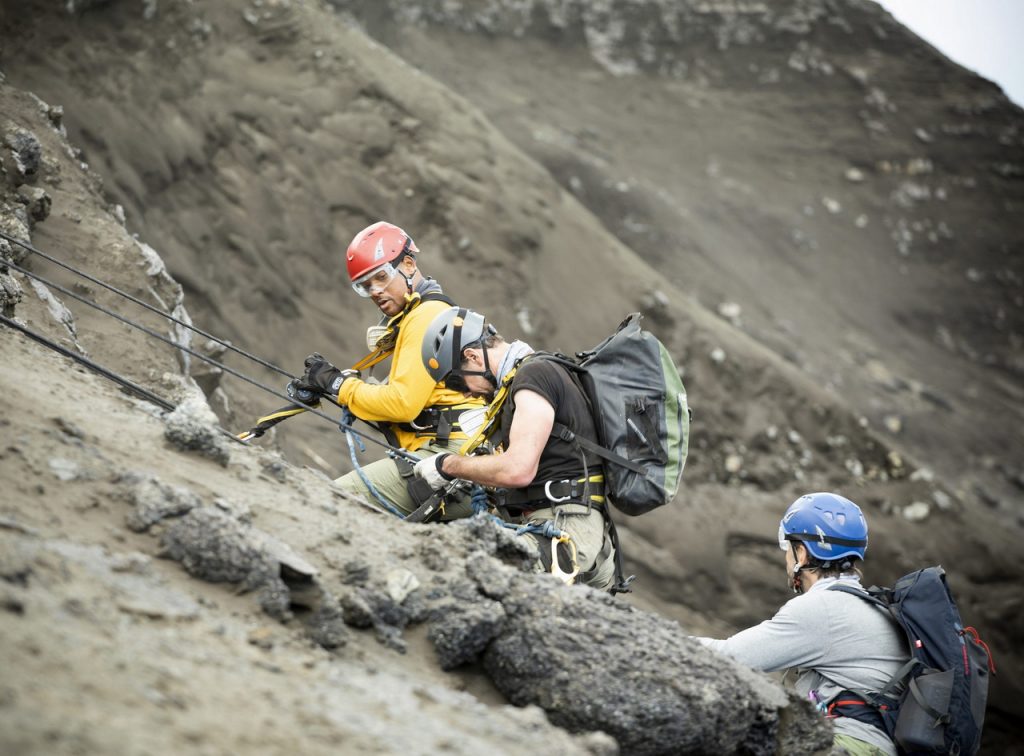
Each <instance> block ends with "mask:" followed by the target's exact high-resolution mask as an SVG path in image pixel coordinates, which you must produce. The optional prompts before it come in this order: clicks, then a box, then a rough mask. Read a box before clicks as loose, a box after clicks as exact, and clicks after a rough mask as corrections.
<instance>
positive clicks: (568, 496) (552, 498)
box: [544, 480, 572, 504]
mask: <svg viewBox="0 0 1024 756" xmlns="http://www.w3.org/2000/svg"><path fill="white" fill-rule="evenodd" d="M562 482H563V481H560V480H549V481H547V482H545V483H544V498H546V499H547V500H548V501H550V502H552V503H553V504H559V503H561V502H563V501H569V499H571V498H572V492H571V491H570V492H569V493H568V494H566V495H565V496H555V495H554V494H553V493H551V484H552V483H562Z"/></svg>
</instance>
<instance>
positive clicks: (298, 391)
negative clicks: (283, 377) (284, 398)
mask: <svg viewBox="0 0 1024 756" xmlns="http://www.w3.org/2000/svg"><path fill="white" fill-rule="evenodd" d="M284 391H285V393H286V394H288V398H289V399H291V400H292V401H293V402H297V403H299V404H308V405H310V406H316V405H318V404H320V392H319V391H313V390H312V389H308V388H303V386H302V379H301V378H295V379H294V380H291V381H288V385H287V386H285V387H284Z"/></svg>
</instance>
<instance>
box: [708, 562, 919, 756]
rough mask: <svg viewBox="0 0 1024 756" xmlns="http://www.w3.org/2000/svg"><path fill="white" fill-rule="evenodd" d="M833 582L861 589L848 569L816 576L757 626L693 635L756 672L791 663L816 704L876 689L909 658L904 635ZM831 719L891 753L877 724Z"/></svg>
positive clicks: (838, 728) (804, 691) (798, 687)
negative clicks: (725, 634) (716, 635)
mask: <svg viewBox="0 0 1024 756" xmlns="http://www.w3.org/2000/svg"><path fill="white" fill-rule="evenodd" d="M839 580H841V581H842V582H843V583H846V584H848V585H852V586H855V587H857V588H860V587H861V585H860V580H859V579H858V578H857V577H856V576H853V575H843V576H842V577H841V578H823V579H821V580H818V581H817V582H816V583H815V584H814V585H813V586H811V588H810V590H808V591H807V592H806V593H804V594H801V595H800V596H797V597H796V598H793V599H790V600H789V601H788V602H786V604H785V605H783V607H782V608H781V609H779V611H778V612H777V613H776V615H775V616H774V617H772V618H771V619H770V620H765V621H764V622H762V623H761V624H760V625H756V626H754V627H751V628H748V629H746V630H743V631H742V632H739V633H736V635H734V636H732V637H731V638H727V639H725V640H715V639H713V638H697V640H699V641H700V642H701V643H703V644H704V645H705V646H708V647H709V648H712V649H714V650H715V651H718V652H719V653H722V654H726V655H728V656H731V657H733V658H734V659H736V660H737V661H740V662H742V663H743V664H746V665H748V666H750V667H753V668H754V669H757V670H760V671H762V672H775V671H777V670H781V669H792V668H795V669H796V670H797V679H796V682H795V683H794V687H795V688H796V690H797V692H798V693H800V695H802V696H807V697H808V698H809V699H810V701H811V702H812V703H815V704H822V705H827V704H828V702H829V701H831V700H832V699H833V698H835V696H836V694H837V693H839V692H840V691H841V690H843V689H850V690H867V691H875V692H877V691H879V690H881V689H882V688H883V687H885V684H886V683H887V682H889V680H890V678H891V677H892V676H893V675H894V674H895V673H896V672H897V671H898V670H899V668H900V667H901V666H902V665H903V664H904V663H905V662H906V661H907V660H908V659H909V658H910V657H909V654H908V652H907V647H906V641H905V639H904V637H903V634H902V631H901V630H900V629H899V627H898V626H897V625H896V623H895V622H893V620H892V619H890V618H889V616H888V615H887V614H886V613H885V611H884V610H882V609H881V608H879V607H875V606H872V605H871V604H869V603H868V602H867V601H864V600H863V599H860V598H857V597H856V596H851V595H849V594H846V593H842V592H840V591H830V590H828V587H829V586H831V585H834V584H835V583H836V582H838V581H839ZM819 672H820V674H819ZM823 675H824V676H823ZM826 678H827V679H826ZM832 722H833V724H834V725H835V730H836V732H837V733H841V734H844V735H849V736H850V737H854V738H857V739H858V740H863V741H865V742H867V743H870V744H871V745H874V746H877V747H878V748H881V749H882V750H883V751H885V752H886V753H889V754H891V755H892V756H896V748H895V746H894V745H893V743H892V741H891V740H890V739H889V738H888V737H887V736H886V734H885V733H884V732H882V730H880V729H878V728H877V727H873V726H872V725H869V724H866V723H864V722H858V721H857V720H855V719H850V718H847V717H836V718H835V719H833V720H832Z"/></svg>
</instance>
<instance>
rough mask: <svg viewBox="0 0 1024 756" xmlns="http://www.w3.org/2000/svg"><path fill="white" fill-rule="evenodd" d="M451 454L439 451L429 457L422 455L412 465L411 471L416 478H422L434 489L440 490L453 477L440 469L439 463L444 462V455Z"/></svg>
mask: <svg viewBox="0 0 1024 756" xmlns="http://www.w3.org/2000/svg"><path fill="white" fill-rule="evenodd" d="M450 456H452V454H451V452H441V453H440V454H434V455H432V456H430V457H424V458H423V459H421V460H420V461H419V462H417V463H416V464H415V465H413V468H412V471H413V474H414V475H415V476H416V477H417V478H423V480H425V481H427V483H429V484H430V487H431V488H433V489H434V490H435V491H440V490H441V489H442V488H444V487H445V486H447V485H448V484H449V483H451V482H452V481H453V480H455V478H454V477H453V476H451V475H449V474H448V473H446V472H444V470H442V469H441V465H443V464H444V459H445V457H450Z"/></svg>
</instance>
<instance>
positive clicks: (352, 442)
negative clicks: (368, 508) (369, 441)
mask: <svg viewBox="0 0 1024 756" xmlns="http://www.w3.org/2000/svg"><path fill="white" fill-rule="evenodd" d="M353 420H355V415H353V414H352V411H351V410H350V409H349V408H348V407H343V408H342V410H341V423H339V424H338V427H339V428H340V429H341V430H342V431H343V432H344V433H345V440H346V441H348V454H349V458H350V459H351V460H352V467H353V468H354V469H355V471H356V473H357V474H358V475H359V479H360V480H361V481H363V485H364V486H366V488H367V490H368V491H369V492H370V495H371V496H373V498H374V499H376V500H377V503H378V504H380V505H381V506H382V507H384V509H385V510H386V511H388V512H390V513H391V514H393V515H394V516H395V517H397V518H399V519H405V513H404V512H402V511H400V510H399V509H398V508H397V507H395V505H394V504H392V503H391V502H390V501H388V500H387V499H385V498H384V497H383V496H382V495H381V493H380V491H378V490H377V487H376V486H375V485H373V481H372V480H370V476H368V475H367V474H366V473H365V472H364V471H363V468H362V467H361V466H360V465H359V460H358V459H357V458H356V445H358V446H359V451H361V452H365V451H366V446H365V445H364V444H363V441H362V439H360V438H359V437H358V436H357V435H356V434H354V433H353V432H352V421H353Z"/></svg>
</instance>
